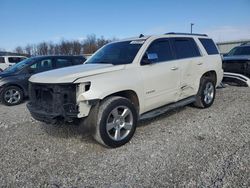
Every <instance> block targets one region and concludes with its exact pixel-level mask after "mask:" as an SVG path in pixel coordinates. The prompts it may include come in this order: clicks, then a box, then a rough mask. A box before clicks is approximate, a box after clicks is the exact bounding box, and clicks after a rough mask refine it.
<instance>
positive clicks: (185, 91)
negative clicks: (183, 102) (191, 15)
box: [171, 37, 203, 100]
mask: <svg viewBox="0 0 250 188" xmlns="http://www.w3.org/2000/svg"><path fill="white" fill-rule="evenodd" d="M171 44H172V46H173V49H174V50H173V51H174V54H175V58H176V59H177V60H178V63H179V67H180V88H179V92H178V93H179V96H178V100H180V99H183V98H187V97H189V96H192V95H194V94H196V92H197V91H196V88H195V84H196V83H195V82H196V81H197V79H198V78H200V76H201V70H202V65H203V62H202V57H201V53H200V50H199V48H198V46H197V44H196V42H195V41H194V39H193V38H191V37H175V38H171Z"/></svg>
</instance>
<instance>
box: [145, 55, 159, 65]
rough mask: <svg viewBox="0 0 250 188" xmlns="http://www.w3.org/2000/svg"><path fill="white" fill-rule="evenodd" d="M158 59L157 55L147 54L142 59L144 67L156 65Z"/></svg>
mask: <svg viewBox="0 0 250 188" xmlns="http://www.w3.org/2000/svg"><path fill="white" fill-rule="evenodd" d="M157 59H158V55H157V53H146V54H145V55H144V56H143V58H142V62H141V64H142V65H149V64H152V63H154V62H155V61H156V60H157Z"/></svg>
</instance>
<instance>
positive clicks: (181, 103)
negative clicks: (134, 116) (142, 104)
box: [139, 96, 196, 120]
mask: <svg viewBox="0 0 250 188" xmlns="http://www.w3.org/2000/svg"><path fill="white" fill-rule="evenodd" d="M195 100H196V98H195V96H192V97H188V98H186V99H183V100H180V101H178V102H176V103H171V104H168V105H165V106H163V107H160V108H157V109H155V110H151V111H149V112H146V113H144V114H142V115H141V116H140V119H139V120H146V119H151V118H154V117H156V116H159V115H161V114H164V113H166V112H168V111H170V110H173V109H176V108H179V107H183V106H186V105H188V104H191V103H193V102H195Z"/></svg>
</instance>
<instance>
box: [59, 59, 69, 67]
mask: <svg viewBox="0 0 250 188" xmlns="http://www.w3.org/2000/svg"><path fill="white" fill-rule="evenodd" d="M71 65H72V62H71V59H69V58H59V59H57V60H56V67H57V68H62V67H68V66H71Z"/></svg>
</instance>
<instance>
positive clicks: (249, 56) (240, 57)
mask: <svg viewBox="0 0 250 188" xmlns="http://www.w3.org/2000/svg"><path fill="white" fill-rule="evenodd" d="M231 60H245V61H247V60H250V55H234V56H226V57H223V61H231Z"/></svg>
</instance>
